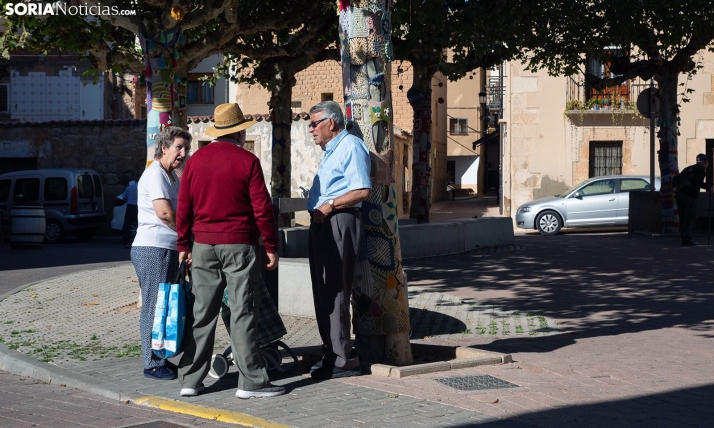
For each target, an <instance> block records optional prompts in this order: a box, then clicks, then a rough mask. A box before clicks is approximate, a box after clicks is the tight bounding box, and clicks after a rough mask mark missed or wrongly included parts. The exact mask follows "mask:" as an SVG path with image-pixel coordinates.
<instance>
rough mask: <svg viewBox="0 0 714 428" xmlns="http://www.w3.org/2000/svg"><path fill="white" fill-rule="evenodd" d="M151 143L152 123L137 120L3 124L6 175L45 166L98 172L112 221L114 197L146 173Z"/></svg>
mask: <svg viewBox="0 0 714 428" xmlns="http://www.w3.org/2000/svg"><path fill="white" fill-rule="evenodd" d="M145 139H146V121H145V120H137V119H124V120H87V121H81V120H76V121H53V122H43V123H30V122H22V123H7V122H5V123H0V174H1V173H3V172H9V171H15V170H21V169H43V168H89V169H94V170H97V172H99V175H100V177H101V179H102V183H103V184H104V209H105V211H106V212H107V218H111V213H112V208H113V201H114V198H115V197H116V196H117V195H118V194H120V193H121V192H122V191H123V190H124V187H125V186H126V185H127V184H128V183H129V181H130V180H133V178H134V176H135V175H136V174H137V173H140V172H142V171H143V170H144V165H145V159H144V158H145V156H146V144H145ZM19 165H21V166H23V168H17V167H18V166H19ZM107 228H108V224H107Z"/></svg>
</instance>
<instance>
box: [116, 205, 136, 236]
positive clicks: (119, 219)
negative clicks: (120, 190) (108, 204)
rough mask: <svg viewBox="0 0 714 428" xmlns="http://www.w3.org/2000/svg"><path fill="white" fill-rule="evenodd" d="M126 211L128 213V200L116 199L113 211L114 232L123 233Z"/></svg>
mask: <svg viewBox="0 0 714 428" xmlns="http://www.w3.org/2000/svg"><path fill="white" fill-rule="evenodd" d="M124 213H126V201H125V200H123V199H119V198H116V199H114V211H112V221H111V227H112V231H113V232H118V233H122V231H123V230H124ZM134 233H136V231H134Z"/></svg>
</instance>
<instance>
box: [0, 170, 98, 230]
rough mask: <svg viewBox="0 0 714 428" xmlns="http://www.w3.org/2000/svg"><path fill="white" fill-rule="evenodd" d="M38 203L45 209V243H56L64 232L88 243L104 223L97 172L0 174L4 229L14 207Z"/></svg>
mask: <svg viewBox="0 0 714 428" xmlns="http://www.w3.org/2000/svg"><path fill="white" fill-rule="evenodd" d="M38 203H39V204H42V205H43V206H44V208H45V218H46V228H45V241H47V242H60V241H62V240H63V239H64V237H65V235H66V233H68V232H70V233H73V234H74V235H75V236H76V237H77V238H78V239H80V240H89V239H91V238H92V237H93V236H94V233H95V232H96V231H97V229H98V228H99V227H100V226H102V225H103V224H104V223H105V222H106V221H107V216H106V214H105V213H104V195H103V193H102V180H101V178H100V177H99V173H97V171H94V170H91V169H77V168H75V169H34V170H27V171H15V172H9V173H7V174H2V175H0V211H1V212H2V213H3V225H2V226H3V227H4V228H5V229H6V230H9V228H10V218H9V217H10V211H11V210H12V207H13V206H14V205H22V204H38Z"/></svg>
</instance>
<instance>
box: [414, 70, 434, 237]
mask: <svg viewBox="0 0 714 428" xmlns="http://www.w3.org/2000/svg"><path fill="white" fill-rule="evenodd" d="M412 67H414V83H413V84H412V87H411V88H410V89H409V91H408V92H407V98H408V99H409V104H411V106H412V109H413V110H414V129H413V133H414V137H413V144H414V150H413V151H412V153H413V155H412V201H411V204H410V206H409V218H414V219H416V220H417V223H429V209H430V208H431V167H430V166H429V159H430V156H431V76H432V75H433V74H434V73H430V72H429V71H430V70H429V67H428V66H425V65H421V64H418V63H416V62H412Z"/></svg>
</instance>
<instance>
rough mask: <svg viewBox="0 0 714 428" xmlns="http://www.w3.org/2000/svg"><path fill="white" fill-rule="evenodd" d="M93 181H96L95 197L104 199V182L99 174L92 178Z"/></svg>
mask: <svg viewBox="0 0 714 428" xmlns="http://www.w3.org/2000/svg"><path fill="white" fill-rule="evenodd" d="M92 179H94V196H96V197H98V198H101V197H102V180H101V178H99V176H98V175H97V174H94V175H93V176H92Z"/></svg>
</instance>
